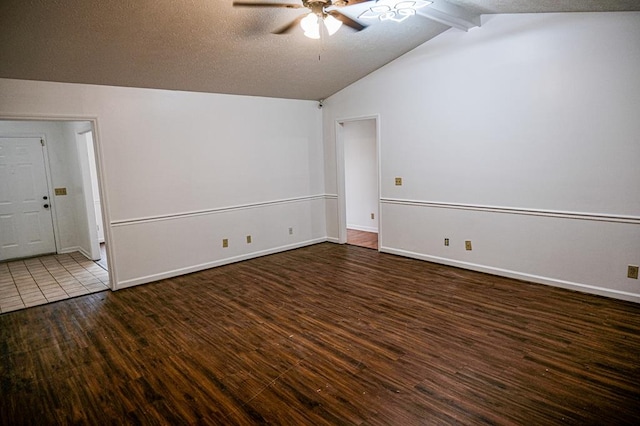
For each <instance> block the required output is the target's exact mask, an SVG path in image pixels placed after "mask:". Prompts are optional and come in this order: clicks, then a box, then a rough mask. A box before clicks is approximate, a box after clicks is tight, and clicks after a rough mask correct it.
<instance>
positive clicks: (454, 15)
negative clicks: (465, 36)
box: [417, 0, 480, 31]
mask: <svg viewBox="0 0 640 426" xmlns="http://www.w3.org/2000/svg"><path fill="white" fill-rule="evenodd" d="M417 14H418V15H421V16H424V17H425V18H428V19H431V20H433V21H436V22H439V23H441V24H444V25H448V26H450V27H453V28H457V29H459V30H462V31H469V30H470V29H471V28H475V27H479V26H480V15H478V14H474V13H471V12H469V11H468V10H466V9H464V8H462V7H460V6H456V5H453V4H451V3H446V2H444V1H442V0H436V1H434V2H433V4H432V5H430V6H428V7H423V8H421V9H419V10H418V11H417Z"/></svg>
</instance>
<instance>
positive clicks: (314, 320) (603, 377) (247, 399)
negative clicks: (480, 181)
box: [0, 243, 640, 425]
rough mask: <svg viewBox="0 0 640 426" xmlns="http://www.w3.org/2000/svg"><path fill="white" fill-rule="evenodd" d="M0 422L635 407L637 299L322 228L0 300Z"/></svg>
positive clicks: (602, 417) (566, 412) (283, 420)
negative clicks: (353, 239) (247, 256)
mask: <svg viewBox="0 0 640 426" xmlns="http://www.w3.org/2000/svg"><path fill="white" fill-rule="evenodd" d="M0 390H1V394H0V424H38V425H43V424H91V425H101V424H172V425H177V424H225V425H252V424H285V425H294V424H295V425H323V424H340V425H344V424H361V425H418V424H419V425H422V424H428V425H431V424H510V425H512V424H523V425H534V424H545V425H546V424H607V425H615V424H637V421H638V419H640V305H638V304H634V303H630V302H622V301H616V300H612V299H606V298H602V297H597V296H590V295H585V294H580V293H575V292H571V291H567V290H562V289H557V288H552V287H547V286H542V285H536V284H529V283H526V282H521V281H515V280H510V279H506V278H500V277H494V276H490V275H484V274H481V273H475V272H470V271H464V270H460V269H455V268H450V267H446V266H440V265H435V264H430V263H427V262H422V261H417V260H411V259H405V258H401V257H396V256H392V255H387V254H382V253H378V252H377V251H374V250H369V249H364V248H360V247H354V246H349V245H342V246H341V245H335V244H330V243H324V244H318V245H315V246H310V247H306V248H302V249H298V250H294V251H290V252H286V253H280V254H275V255H271V256H266V257H262V258H259V259H254V260H250V261H245V262H241V263H236V264H233V265H227V266H223V267H219V268H215V269H210V270H207V271H203V272H199V273H195V274H191V275H187V276H182V277H177V278H173V279H169V280H164V281H162V282H158V283H154V284H149V285H145V286H139V287H135V288H131V289H127V290H121V291H118V292H113V293H112V292H103V293H98V294H92V295H88V296H82V297H78V298H75V299H71V300H66V301H60V302H56V303H53V304H49V305H44V306H38V307H35V308H30V309H26V310H22V311H17V312H11V313H7V314H2V315H0Z"/></svg>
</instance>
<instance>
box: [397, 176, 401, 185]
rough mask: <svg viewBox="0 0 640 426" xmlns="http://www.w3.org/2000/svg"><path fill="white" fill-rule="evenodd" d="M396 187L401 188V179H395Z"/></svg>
mask: <svg viewBox="0 0 640 426" xmlns="http://www.w3.org/2000/svg"><path fill="white" fill-rule="evenodd" d="M396 186H402V178H401V177H397V178H396Z"/></svg>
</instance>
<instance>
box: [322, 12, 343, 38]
mask: <svg viewBox="0 0 640 426" xmlns="http://www.w3.org/2000/svg"><path fill="white" fill-rule="evenodd" d="M324 26H325V27H326V28H327V32H328V33H329V35H330V36H332V35H334V34H335V33H336V31H338V30H339V29H340V27H341V26H342V21H340V20H339V19H336V18H334V17H333V16H331V15H327V16H325V17H324Z"/></svg>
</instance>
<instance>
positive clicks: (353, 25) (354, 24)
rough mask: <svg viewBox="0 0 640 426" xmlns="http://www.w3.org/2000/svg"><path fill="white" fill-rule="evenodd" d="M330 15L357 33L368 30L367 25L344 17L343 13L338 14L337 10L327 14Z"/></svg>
mask: <svg viewBox="0 0 640 426" xmlns="http://www.w3.org/2000/svg"><path fill="white" fill-rule="evenodd" d="M327 13H328V14H329V15H331V16H333V17H334V18H336V19H337V20H339V21H342V23H343V24H345V25H346V26H348V27H351V28H353V29H354V30H356V31H362V30H364V29H365V28H367V26H366V25H362V24H361V23H359V22H356V21H354V20H353V19H351V18H349V17H348V16H345V15H343V14H342V13H340V12H338V11H337V10H331V11H329V12H327Z"/></svg>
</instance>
